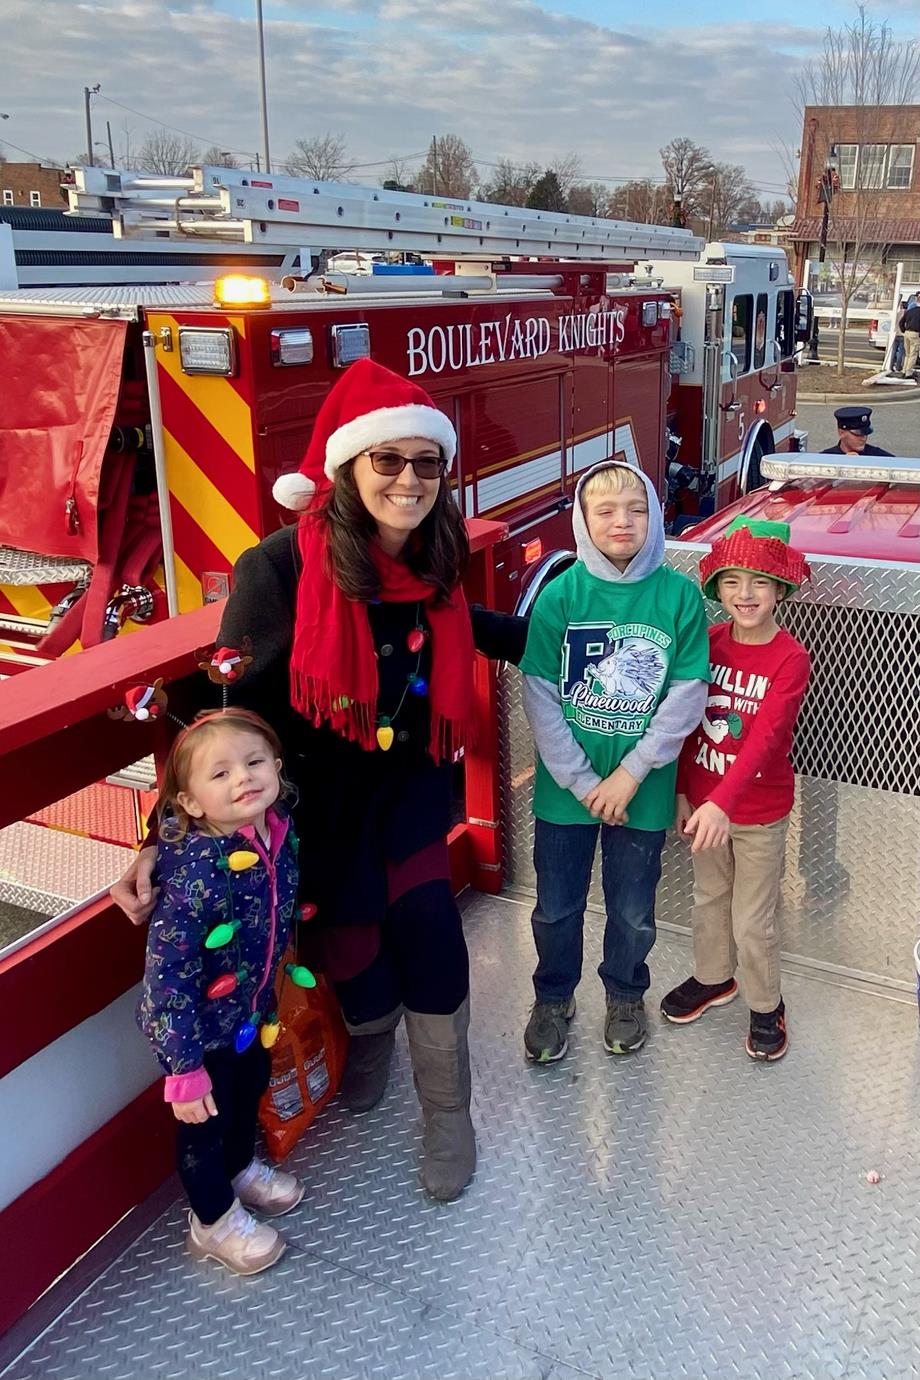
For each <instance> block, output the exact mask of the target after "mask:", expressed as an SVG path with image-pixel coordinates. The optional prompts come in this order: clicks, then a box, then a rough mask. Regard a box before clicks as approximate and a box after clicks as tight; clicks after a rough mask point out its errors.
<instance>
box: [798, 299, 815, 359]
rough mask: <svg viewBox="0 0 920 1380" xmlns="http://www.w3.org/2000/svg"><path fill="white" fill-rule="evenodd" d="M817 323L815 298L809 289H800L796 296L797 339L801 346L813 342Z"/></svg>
mask: <svg viewBox="0 0 920 1380" xmlns="http://www.w3.org/2000/svg"><path fill="white" fill-rule="evenodd" d="M814 323H815V303H814V298H813V297H812V295H811V293H810V292H809V291H808V288H799V290H798V292H797V293H796V295H795V338H796V341H797V343H798V344H799V345H802V344H804V343H805V341H806V340H811V333H812V329H813V327H814Z"/></svg>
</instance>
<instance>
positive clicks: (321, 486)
mask: <svg viewBox="0 0 920 1380" xmlns="http://www.w3.org/2000/svg"><path fill="white" fill-rule="evenodd" d="M456 448H457V438H456V435H455V432H454V428H453V426H452V425H451V422H450V421H449V419H448V418H447V417H446V416H445V414H444V413H443V412H441V411H440V410H439V409H438V408H437V407H436V406H435V405H434V403H433V402H432V400H431V399H430V397H429V396H428V394H427V393H425V392H424V391H423V390H422V389H421V388H420V387H418V386H417V385H416V384H413V383H409V382H408V381H407V380H406V379H404V378H401V377H400V376H399V375H397V374H394V373H391V371H390V370H388V369H384V368H382V367H381V366H380V365H377V364H374V363H372V362H371V361H370V360H360V361H358V362H357V363H356V364H354V365H352V366H351V368H350V369H349V370H348V371H347V373H345V374H344V375H343V376H342V378H341V379H340V380H339V382H338V383H337V384H336V386H335V387H334V388H333V389H332V390H331V392H330V393H329V394H328V396H327V397H326V399H325V401H324V403H323V405H322V407H321V409H320V411H319V413H318V415H317V418H316V422H315V425H314V429H313V433H312V436H311V438H310V443H309V446H308V448H307V452H306V456H305V457H304V461H303V465H302V467H301V471H300V473H299V474H294V475H285V476H282V478H281V479H280V480H279V481H278V484H277V485H276V488H275V497H276V499H277V501H278V502H279V503H280V504H282V505H283V506H285V507H288V508H292V509H295V510H299V511H300V512H301V513H302V516H301V518H300V521H299V522H298V524H297V525H296V526H293V527H284V528H281V529H280V530H279V531H277V532H274V533H272V534H271V535H270V536H268V537H266V538H265V539H264V540H263V541H261V542H259V544H258V545H257V546H255V547H252V548H251V549H250V550H249V551H246V552H244V554H243V555H242V556H241V557H240V560H239V561H238V562H237V565H236V569H235V571H234V579H233V592H232V594H231V595H230V598H229V600H228V602H227V606H226V610H225V612H224V618H223V622H222V624H221V629H220V641H221V642H222V643H223V644H224V645H226V646H230V647H232V646H239V645H240V644H241V642H242V641H243V639H244V638H246V637H248V638H249V639H250V640H251V643H252V655H253V661H252V664H251V666H250V667H249V668H248V670H247V673H246V676H245V678H244V679H242V680H241V681H240V683H239V685H238V687H234V692H233V695H232V698H233V699H234V701H235V702H236V703H238V704H241V705H243V706H245V707H246V708H248V709H251V710H253V711H255V712H257V713H259V714H261V715H262V716H263V717H264V718H266V719H267V720H268V721H269V722H270V723H272V724H273V726H274V727H275V728H276V730H277V732H278V734H279V737H280V739H281V742H282V744H283V747H284V756H285V761H286V763H287V768H288V772H289V775H290V777H291V778H292V780H293V782H294V784H295V786H296V787H297V789H298V791H299V802H298V805H297V808H296V809H295V812H294V818H295V823H296V825H297V829H298V833H299V835H300V868H301V876H302V878H303V879H304V882H305V887H306V888H307V889H308V894H307V895H305V896H304V897H303V899H304V900H309V901H311V902H313V903H314V904H315V905H316V907H317V913H316V916H315V918H314V919H313V920H312V921H311V922H310V925H309V926H308V927H307V933H308V936H310V937H311V939H312V944H313V948H314V949H315V952H314V951H313V950H312V949H311V952H310V953H309V954H308V955H305V957H306V958H307V961H309V962H310V964H311V966H314V964H315V965H316V966H319V967H321V968H323V969H324V971H325V972H326V973H327V974H328V975H329V977H330V978H331V979H332V981H333V982H334V984H335V988H336V992H337V994H338V997H339V1001H340V1003H341V1006H342V1011H343V1014H344V1016H345V1020H346V1023H347V1025H348V1028H349V1030H350V1032H351V1036H352V1039H351V1044H350V1049H349V1062H348V1067H347V1069H346V1072H345V1080H344V1083H343V1086H342V1097H343V1100H344V1101H345V1102H346V1105H348V1106H349V1107H350V1108H351V1109H352V1110H353V1111H356V1112H358V1111H367V1110H369V1109H370V1108H371V1107H373V1106H374V1105H375V1104H376V1103H377V1102H379V1100H380V1098H381V1097H382V1096H383V1093H384V1090H385V1088H386V1084H387V1076H388V1072H389V1067H390V1060H391V1056H392V1053H393V1047H394V1042H395V1029H396V1026H397V1025H398V1023H399V1021H400V1020H401V1019H402V1017H403V1016H405V1021H406V1030H407V1034H408V1037H409V1050H410V1055H411V1059H412V1070H413V1074H414V1078H415V1086H416V1089H417V1091H418V1095H419V1099H420V1101H421V1104H422V1112H423V1116H424V1137H423V1143H422V1159H421V1167H420V1177H421V1181H422V1185H423V1187H424V1188H425V1190H426V1191H427V1193H428V1194H429V1195H430V1196H431V1197H432V1198H436V1199H439V1200H441V1201H445V1202H446V1201H450V1200H451V1199H453V1198H456V1197H458V1196H459V1194H460V1193H462V1191H463V1189H464V1188H465V1187H466V1185H467V1183H468V1182H469V1180H470V1178H471V1177H472V1174H473V1171H474V1168H475V1163H476V1142H475V1136H474V1132H473V1126H472V1123H471V1120H470V1062H469V1049H468V1045H467V1029H468V1025H469V1012H470V1006H469V957H468V954H467V949H466V943H465V941H464V937H463V930H462V927H461V923H460V915H459V912H458V910H457V905H456V902H455V900H454V896H453V890H452V887H451V883H450V875H449V870H448V858H447V845H446V837H447V833H448V831H449V829H450V827H451V823H452V818H451V806H452V763H453V761H454V758H455V755H456V754H457V752H458V751H460V750H461V749H462V748H463V746H464V744H465V743H466V742H467V741H468V740H469V734H470V732H471V728H472V703H473V655H474V644H475V646H476V647H478V648H479V650H480V651H483V652H485V653H486V654H487V655H491V656H494V657H501V658H507V659H508V660H512V661H515V662H516V661H518V660H520V657H521V655H522V654H523V649H524V641H525V639H526V626H527V625H526V621H525V620H524V619H516V618H513V617H511V616H510V615H504V614H493V613H490V612H488V611H486V610H474V613H473V618H472V620H471V616H470V610H469V609H468V607H467V604H466V599H465V597H464V595H463V591H462V588H461V585H460V578H461V576H462V574H463V571H464V568H465V565H466V561H467V557H468V554H469V547H468V543H467V537H466V529H465V526H464V523H463V519H462V517H461V515H460V511H459V509H458V507H457V505H456V504H455V503H454V501H453V498H452V497H451V492H450V487H449V483H448V480H447V477H446V476H447V474H448V472H449V470H450V467H451V465H452V463H453V459H454V455H455V453H456ZM152 852H153V850H145V853H146V858H149V855H150V854H152ZM146 858H145V860H144V861H143V862H142V863H140V864H135V866H134V868H132V869H129V872H128V873H127V874H126V876H125V877H124V878H122V881H121V882H120V883H118V884H117V885H116V887H115V888H114V889H113V895H114V898H115V900H116V901H117V902H118V903H119V904H120V905H121V906H122V908H123V909H125V910H126V911H127V913H128V914H129V916H130V917H131V918H132V919H133V920H135V921H136V922H140V921H142V920H144V919H145V918H146V916H147V914H148V913H149V910H150V905H149V900H148V899H147V898H149V894H150V877H151V864H150V862H149V861H147V860H146Z"/></svg>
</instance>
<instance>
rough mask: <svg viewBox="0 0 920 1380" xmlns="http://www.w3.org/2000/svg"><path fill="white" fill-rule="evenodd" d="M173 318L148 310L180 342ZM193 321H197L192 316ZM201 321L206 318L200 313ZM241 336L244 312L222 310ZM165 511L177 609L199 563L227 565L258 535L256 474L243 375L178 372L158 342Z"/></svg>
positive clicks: (174, 358) (202, 566)
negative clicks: (167, 501) (172, 542)
mask: <svg viewBox="0 0 920 1380" xmlns="http://www.w3.org/2000/svg"><path fill="white" fill-rule="evenodd" d="M179 324H180V323H179V322H178V321H177V320H176V318H175V317H174V316H170V315H167V314H162V315H160V314H151V315H150V316H149V317H148V325H149V327H150V329H151V330H152V331H153V332H154V334H155V336H156V337H157V338H158V339H160V338H162V337H161V335H160V333H161V331H163V330H164V328H168V329H169V331H170V332H171V335H172V339H173V341H174V342H178V332H179ZM196 324H197V322H196ZM201 324H202V325H209V324H211V322H210V321H208V320H205V319H203V320H202V321H201ZM214 324H215V325H221V326H224V325H228V326H231V327H232V328H233V329H234V330H235V331H236V333H237V336H238V337H239V340H240V341H244V340H245V337H246V325H247V322H246V318H245V317H244V316H232V317H226V316H222V317H220V318H219V320H217V321H215V322H214ZM157 373H158V381H159V387H160V401H161V404H162V409H163V436H164V446H165V452H166V471H167V480H168V486H169V498H170V512H171V514H172V524H173V535H174V539H175V546H176V578H177V584H178V589H179V610H180V612H183V613H184V612H186V611H187V610H189V609H193V608H197V607H198V606H199V605H200V604H201V603H202V599H203V596H202V588H201V577H202V573H203V572H204V571H229V570H230V568H231V567H232V565H233V563H234V561H236V559H237V557H238V556H239V555H240V554H241V553H242V552H243V551H245V550H246V548H247V547H249V546H254V545H255V543H256V542H257V541H258V540H259V533H260V527H261V519H260V514H259V496H258V482H257V477H256V473H255V449H254V438H253V423H252V402H253V400H252V397H251V394H250V390H249V384H248V381H247V380H245V379H241V378H233V379H228V378H215V377H212V376H210V375H202V374H196V375H189V374H184V373H183V372H182V366H181V363H180V359H179V351H178V349H175V348H174V349H173V350H171V351H164V350H162V349H158V350H157Z"/></svg>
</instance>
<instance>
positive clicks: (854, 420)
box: [821, 406, 891, 456]
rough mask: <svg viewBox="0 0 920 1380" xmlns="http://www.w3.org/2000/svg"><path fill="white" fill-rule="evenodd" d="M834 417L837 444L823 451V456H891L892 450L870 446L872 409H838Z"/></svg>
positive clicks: (859, 407)
mask: <svg viewBox="0 0 920 1380" xmlns="http://www.w3.org/2000/svg"><path fill="white" fill-rule="evenodd" d="M834 417H835V418H836V420H837V444H836V446H828V447H827V449H826V450H822V452H821V454H822V455H888V456H890V455H891V451H890V450H882V449H881V447H880V446H870V445H869V442H868V438H869V437H870V436H871V435H872V408H871V407H862V406H858V407H852V406H851V407H838V408H837V411H836V412H835V413H834Z"/></svg>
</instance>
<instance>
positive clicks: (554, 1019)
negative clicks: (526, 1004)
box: [524, 997, 575, 1064]
mask: <svg viewBox="0 0 920 1380" xmlns="http://www.w3.org/2000/svg"><path fill="white" fill-rule="evenodd" d="M574 1015H575V998H574V997H569V999H568V1001H536V1002H534V1004H533V1010H532V1011H531V1013H530V1020H529V1021H528V1022H527V1029H526V1030H525V1031H524V1050H525V1052H526V1054H527V1058H528V1059H533V1061H534V1063H536V1064H554V1063H555V1062H556V1060H557V1059H561V1058H562V1056H563V1055H564V1054H565V1052H566V1050H567V1049H568V1047H569V1021H570V1020H571V1019H572V1017H573V1016H574Z"/></svg>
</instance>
